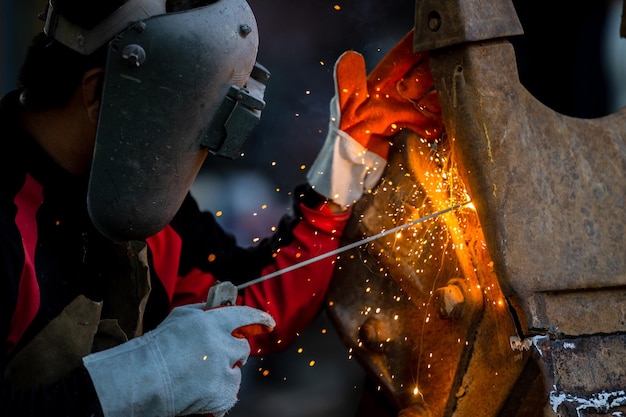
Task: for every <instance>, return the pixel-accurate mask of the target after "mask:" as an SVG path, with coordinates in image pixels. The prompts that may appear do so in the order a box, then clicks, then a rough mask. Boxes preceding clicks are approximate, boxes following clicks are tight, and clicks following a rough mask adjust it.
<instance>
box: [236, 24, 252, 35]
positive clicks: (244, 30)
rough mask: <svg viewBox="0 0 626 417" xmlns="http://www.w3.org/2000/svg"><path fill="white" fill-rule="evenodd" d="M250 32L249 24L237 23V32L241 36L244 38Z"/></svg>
mask: <svg viewBox="0 0 626 417" xmlns="http://www.w3.org/2000/svg"><path fill="white" fill-rule="evenodd" d="M250 33H252V28H251V27H250V25H247V24H245V23H244V24H241V25H239V34H240V35H241V36H243V37H244V38H245V37H246V36H248V35H249V34H250Z"/></svg>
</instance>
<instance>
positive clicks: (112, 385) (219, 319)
mask: <svg viewBox="0 0 626 417" xmlns="http://www.w3.org/2000/svg"><path fill="white" fill-rule="evenodd" d="M259 325H261V326H263V327H264V328H265V329H272V328H273V327H274V326H275V322H274V320H273V319H272V317H271V316H270V315H269V314H267V313H265V312H262V311H260V310H256V309H253V308H250V307H243V306H233V307H221V308H214V309H210V310H208V311H204V305H199V304H198V305H189V306H183V307H178V308H175V309H174V310H173V311H172V312H171V313H170V315H169V316H168V317H167V318H166V319H165V320H164V321H163V323H161V324H160V325H159V326H158V327H157V328H156V329H155V330H153V331H151V332H148V333H146V334H144V335H143V336H140V337H137V338H135V339H131V340H130V341H128V342H126V343H124V344H122V345H119V346H116V347H114V348H112V349H107V350H104V351H102V352H98V353H94V354H91V355H88V356H86V357H84V358H83V364H84V365H85V367H86V368H87V371H88V372H89V375H90V376H91V379H92V381H93V384H94V386H95V388H96V392H97V394H98V398H99V399H100V404H101V406H102V409H103V411H104V415H105V416H106V417H130V416H141V417H156V416H159V417H165V416H178V415H188V414H207V413H212V414H213V415H214V416H216V417H218V416H223V415H224V414H225V413H226V411H228V410H229V409H230V408H231V407H232V406H233V405H234V404H235V402H236V401H237V392H238V390H239V385H240V383H241V369H239V368H240V367H241V366H243V365H244V364H245V363H246V360H247V359H248V356H249V354H250V345H249V344H248V341H247V340H246V339H245V336H247V335H248V333H247V329H249V328H250V329H253V331H258V326H259Z"/></svg>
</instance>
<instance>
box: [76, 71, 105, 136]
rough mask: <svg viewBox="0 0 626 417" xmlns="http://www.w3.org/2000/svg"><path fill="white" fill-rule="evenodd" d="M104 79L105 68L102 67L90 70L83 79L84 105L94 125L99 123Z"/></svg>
mask: <svg viewBox="0 0 626 417" xmlns="http://www.w3.org/2000/svg"><path fill="white" fill-rule="evenodd" d="M103 80H104V70H103V69H102V68H92V69H90V70H88V71H87V72H85V74H84V75H83V79H82V85H81V89H82V93H83V105H84V106H85V110H86V111H87V116H88V118H89V120H90V121H91V123H93V125H94V126H95V125H96V124H97V123H98V114H99V113H100V99H101V95H102V82H103Z"/></svg>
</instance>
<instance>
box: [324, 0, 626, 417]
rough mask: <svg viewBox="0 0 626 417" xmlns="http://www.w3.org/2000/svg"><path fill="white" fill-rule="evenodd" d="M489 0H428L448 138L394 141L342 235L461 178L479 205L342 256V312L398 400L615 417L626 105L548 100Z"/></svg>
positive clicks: (625, 295) (623, 397)
mask: <svg viewBox="0 0 626 417" xmlns="http://www.w3.org/2000/svg"><path fill="white" fill-rule="evenodd" d="M486 3H489V2H488V1H487V0H484V1H482V2H478V3H477V2H471V4H470V2H464V1H461V0H449V1H437V2H433V1H430V0H421V1H418V5H417V13H416V49H417V50H424V49H434V50H432V51H431V60H430V63H431V70H432V74H433V79H434V82H435V86H436V88H437V90H438V94H439V100H440V103H441V106H442V110H443V117H444V124H445V127H446V132H447V137H446V138H444V139H443V140H442V142H440V143H439V144H438V145H437V149H434V148H433V147H432V146H429V145H427V144H424V143H422V142H420V141H419V139H417V138H415V137H410V136H404V137H402V138H397V140H396V142H395V144H394V147H393V149H392V152H391V155H390V161H389V166H388V168H387V171H386V173H385V176H384V179H383V181H382V183H381V185H380V186H379V187H378V189H377V190H375V192H374V193H373V194H372V195H369V196H367V197H366V198H365V199H363V200H362V201H361V202H359V203H358V204H357V205H356V207H355V214H354V217H353V219H352V222H351V224H350V225H349V227H348V229H347V232H346V239H347V240H348V241H350V240H352V241H355V240H358V239H360V238H362V237H363V236H364V235H372V234H375V233H378V232H380V231H381V230H382V229H385V228H387V229H388V228H391V227H393V226H396V225H398V224H402V223H406V222H408V221H410V220H411V219H412V218H413V217H417V216H419V215H424V214H428V213H429V212H434V211H436V210H437V209H440V208H442V205H446V204H447V205H452V204H453V203H455V202H459V200H461V199H462V195H463V194H464V193H467V194H468V195H469V196H470V197H471V199H472V202H473V204H474V206H475V211H474V210H470V209H468V208H464V209H462V210H459V211H456V212H455V213H451V214H449V215H446V216H442V217H441V218H439V219H437V220H434V221H433V222H432V223H430V224H428V225H420V227H419V228H416V229H415V230H413V234H412V235H408V233H404V234H403V236H398V237H397V239H395V240H387V241H381V242H376V243H375V244H371V245H369V246H367V247H366V248H361V249H360V250H355V251H353V252H352V253H349V254H345V255H343V256H342V257H341V259H340V260H339V261H338V264H337V267H338V269H337V277H336V279H335V280H334V282H333V286H332V287H331V289H330V292H329V306H330V309H329V311H330V316H331V318H333V320H334V321H335V323H336V324H337V327H338V329H339V330H340V333H341V334H343V337H344V340H345V342H346V344H347V345H348V346H349V347H350V349H351V351H352V352H353V353H354V355H355V356H356V357H357V358H359V360H360V361H361V362H362V363H363V365H364V367H365V368H366V369H367V370H369V371H370V373H371V375H372V377H373V379H375V380H376V381H377V382H378V383H379V384H380V386H381V389H382V391H383V392H384V393H385V394H386V395H387V396H388V397H389V398H390V399H391V400H392V401H393V402H394V404H395V405H396V407H397V409H398V412H399V415H403V416H432V417H438V416H455V417H463V416H476V415H480V416H507V417H508V416H513V417H522V416H540V415H543V416H564V417H565V416H567V417H569V416H572V417H574V416H576V417H579V416H590V417H591V416H601V415H602V416H604V415H620V414H619V413H621V412H624V408H625V407H626V360H624V358H626V237H625V236H626V177H625V176H624V173H625V172H626V109H622V110H621V111H619V112H617V113H615V114H612V115H609V116H606V117H602V118H598V119H589V120H583V119H577V118H572V117H567V116H564V115H562V114H558V113H556V112H554V111H552V110H551V109H549V108H547V107H546V106H544V105H543V104H541V103H540V102H539V101H537V100H536V99H535V98H534V97H532V96H531V95H530V94H529V93H528V92H527V91H526V89H525V88H524V87H523V86H522V85H521V84H520V82H519V79H518V76H517V65H516V60H515V54H514V51H513V47H512V46H511V44H510V43H509V42H507V41H506V40H505V39H502V37H503V36H508V35H510V34H515V33H516V29H515V28H516V24H515V22H516V18H515V16H511V13H513V14H514V10H513V9H512V7H508V6H509V5H508V2H506V1H504V2H498V3H499V5H498V6H497V7H496V6H494V7H493V8H491V9H489V8H487V9H488V10H487V11H485V10H482V9H485V4H486ZM500 3H501V4H500ZM505 3H506V4H505ZM479 4H482V7H478V5H479ZM432 11H437V13H436V15H438V16H439V19H440V20H439V24H438V23H437V22H434V21H432V20H431V21H429V20H428V17H430V18H432V17H433V16H435V14H433V13H431V12H432ZM425 19H426V20H425ZM494 22H505V23H502V24H500V23H496V24H494ZM444 23H445V25H444ZM429 24H430V26H428V25H429ZM449 26H452V27H449ZM457 26H459V27H457ZM467 27H469V28H474V31H473V32H472V31H469V30H466V29H465V28H467ZM433 29H436V30H433ZM444 29H446V30H444ZM448 29H450V31H447V30H448ZM425 32H430V33H428V34H425ZM489 39H492V40H489ZM477 40H480V41H481V42H480V43H478V42H474V41H477ZM442 46H445V48H441V47H442ZM439 48H440V49H439ZM460 248H463V249H460ZM478 288H480V290H479V291H475V290H476V289H478ZM470 290H471V293H470Z"/></svg>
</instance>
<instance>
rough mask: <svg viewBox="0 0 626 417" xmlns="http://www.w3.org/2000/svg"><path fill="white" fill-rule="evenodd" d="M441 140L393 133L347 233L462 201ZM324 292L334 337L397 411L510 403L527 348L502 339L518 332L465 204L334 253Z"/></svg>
mask: <svg viewBox="0 0 626 417" xmlns="http://www.w3.org/2000/svg"><path fill="white" fill-rule="evenodd" d="M450 149H451V147H450V143H448V141H446V140H444V141H442V142H440V143H438V144H437V146H432V145H429V144H427V143H424V142H423V141H421V140H420V139H419V138H418V137H417V136H415V135H411V134H406V135H404V136H401V137H398V138H396V141H395V145H394V149H393V151H392V153H391V157H390V161H389V165H388V168H387V170H386V172H385V174H384V176H383V180H382V181H381V185H380V186H379V187H378V188H377V190H376V191H375V192H374V193H373V194H371V195H369V196H368V197H366V198H365V199H363V200H361V201H360V202H359V203H358V204H357V205H356V207H355V215H354V216H353V217H352V219H351V222H350V223H349V225H348V228H347V230H346V232H345V236H346V239H347V240H350V241H356V240H359V239H360V238H362V237H363V236H371V235H373V234H375V233H378V232H380V231H381V230H385V229H390V228H392V227H394V226H397V225H399V224H405V223H408V222H409V221H411V220H412V219H414V218H418V217H421V216H423V215H425V214H428V213H431V212H435V211H438V210H440V209H442V208H444V207H447V206H452V205H454V204H455V203H458V202H460V201H465V199H467V195H466V193H465V188H464V185H463V183H462V182H460V179H459V177H458V175H457V174H456V165H455V163H454V161H452V160H451V159H450V156H451V153H450ZM328 300H329V315H330V317H331V318H332V319H333V320H334V322H335V323H336V324H337V327H338V328H339V329H340V334H342V335H343V338H344V341H345V343H346V344H347V345H348V346H349V348H350V350H351V352H352V353H353V354H354V355H355V356H356V357H357V359H359V360H360V361H361V363H362V364H363V366H364V367H365V369H366V370H368V371H369V372H370V374H371V375H372V377H373V378H374V379H375V380H376V381H377V383H379V384H380V386H381V389H382V391H383V392H384V393H385V394H386V395H387V396H388V397H389V398H390V399H391V400H392V401H393V403H394V404H395V405H396V407H397V408H398V412H399V413H401V414H400V415H404V416H433V417H434V416H444V415H446V416H448V415H452V413H455V414H454V415H455V416H460V417H462V416H467V417H469V416H476V415H481V416H484V417H488V416H497V415H498V414H497V413H498V412H499V410H501V409H502V408H503V407H505V405H506V404H507V403H510V402H511V401H512V400H511V399H510V398H509V397H510V396H511V390H512V388H513V387H514V385H515V383H516V381H517V380H518V379H519V378H520V377H521V376H522V375H523V373H524V368H525V366H526V363H527V361H528V358H529V357H530V354H529V352H524V351H515V350H513V349H511V346H510V339H511V337H512V336H513V337H519V335H518V333H517V330H516V328H515V325H514V321H513V318H512V317H511V315H510V311H509V309H508V307H507V305H506V300H505V298H504V297H503V295H502V292H501V290H500V288H499V284H498V281H497V279H496V276H495V274H494V273H493V268H492V262H491V260H490V257H489V254H488V251H487V250H486V246H485V242H484V238H483V236H482V230H481V228H480V225H479V223H478V218H477V216H476V212H475V211H474V210H473V209H472V208H471V207H464V208H462V209H460V210H457V211H455V212H450V213H448V214H446V215H444V216H441V217H439V218H437V219H436V220H432V221H431V222H429V223H427V224H420V225H418V226H416V227H414V228H409V229H407V230H405V231H403V232H402V234H401V235H396V236H391V237H389V238H386V239H380V240H377V241H374V242H373V243H371V244H370V245H368V246H367V247H364V248H360V249H355V250H353V251H352V252H348V253H346V254H344V255H342V256H341V257H340V259H339V260H338V262H337V279H335V280H334V281H333V284H332V286H331V289H330V291H329V295H328ZM467 369H480V370H481V372H480V373H473V374H472V375H471V376H469V377H468V374H467V372H466V370H467ZM485 392H489V395H488V396H487V397H485V395H484V393H485ZM477 413H478V414H477ZM511 415H514V414H511Z"/></svg>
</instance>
